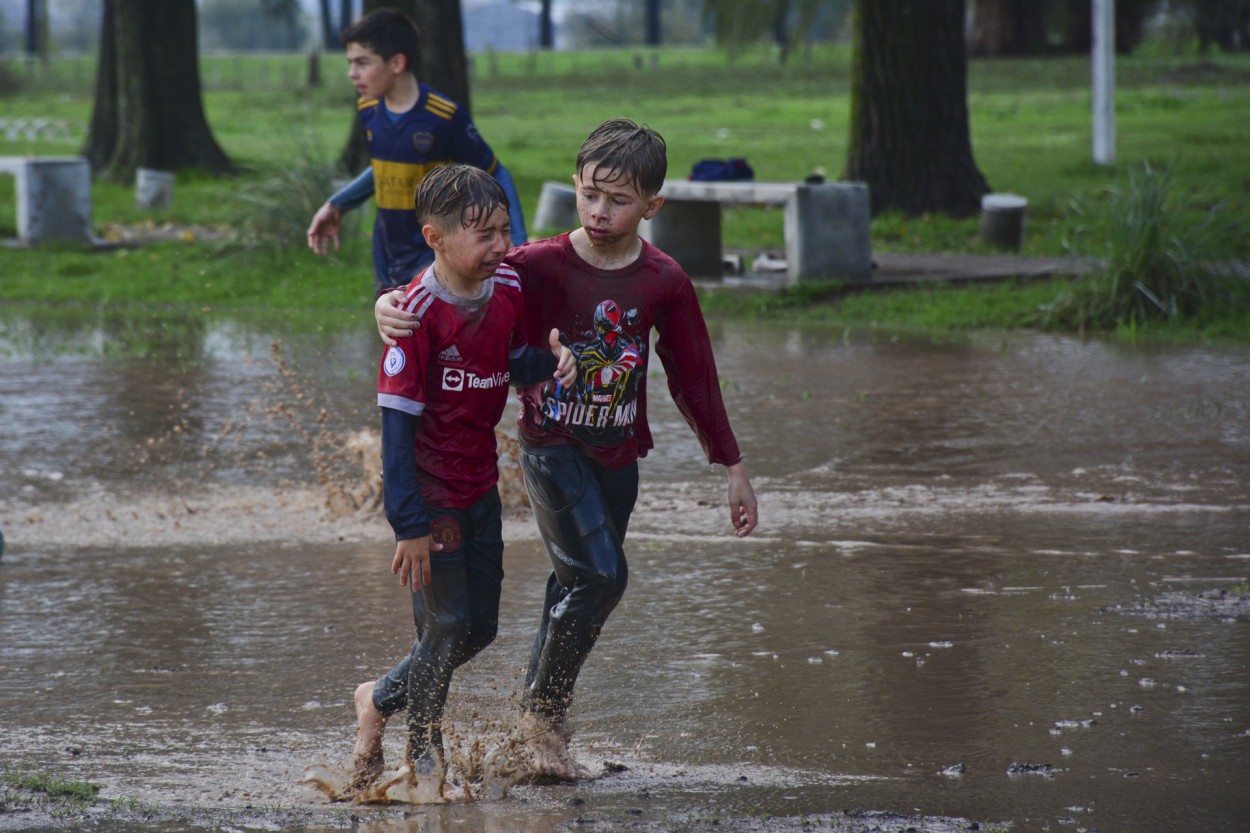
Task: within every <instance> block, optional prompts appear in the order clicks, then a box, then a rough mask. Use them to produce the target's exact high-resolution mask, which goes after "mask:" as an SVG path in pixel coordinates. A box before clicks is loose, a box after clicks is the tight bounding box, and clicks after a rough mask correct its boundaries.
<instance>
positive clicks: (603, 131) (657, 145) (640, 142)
mask: <svg viewBox="0 0 1250 833" xmlns="http://www.w3.org/2000/svg"><path fill="white" fill-rule="evenodd" d="M587 165H597V166H598V168H599V170H598V171H596V173H595V181H596V182H625V183H626V184H628V185H632V186H633V187H634V188H635V189H636V190H637V191H638V192H639V193H640V194H642V195H643V196H651V195H653V194H658V193H659V191H660V188H661V187H662V186H663V185H664V175H665V174H666V173H668V147H667V146H666V145H665V144H664V138H663V137H662V136H660V134H659V133H657V132H656V131H654V130H652V129H651V128H650V127H647V126H646V125H639V124H636V123H635V122H632V121H630V120H629V119H609V120H608V121H605V122H604V123H603V124H601V125H599V126H598V127H596V128H595V129H594V130H593V131H592V132H591V134H590V135H589V136H587V137H586V141H584V142H582V148H581V150H579V151H578V152H577V173H578V175H579V176H580V175H581V173H582V171H583V170H584V169H585V168H586V166H587Z"/></svg>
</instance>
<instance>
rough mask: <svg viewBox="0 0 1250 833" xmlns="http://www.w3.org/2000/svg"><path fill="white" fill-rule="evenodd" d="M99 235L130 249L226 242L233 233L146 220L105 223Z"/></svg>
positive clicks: (226, 229)
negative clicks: (133, 247)
mask: <svg viewBox="0 0 1250 833" xmlns="http://www.w3.org/2000/svg"><path fill="white" fill-rule="evenodd" d="M97 233H98V234H99V236H100V239H101V240H103V241H105V242H106V243H112V244H114V245H117V246H127V247H130V246H142V245H144V244H147V243H171V242H176V241H179V242H182V243H195V242H197V241H206V240H225V239H226V238H227V237H229V236H230V235H231V234H232V233H233V232H232V231H231V230H230V229H228V228H226V227H224V226H204V225H191V226H188V225H180V224H178V223H157V222H155V221H153V220H146V221H144V222H142V223H103V224H101V225H100V226H99V227H98V229H97Z"/></svg>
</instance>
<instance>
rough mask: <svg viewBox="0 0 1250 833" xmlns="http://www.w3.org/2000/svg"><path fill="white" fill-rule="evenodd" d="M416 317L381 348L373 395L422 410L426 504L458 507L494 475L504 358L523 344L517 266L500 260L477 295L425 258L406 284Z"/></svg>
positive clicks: (419, 451)
mask: <svg viewBox="0 0 1250 833" xmlns="http://www.w3.org/2000/svg"><path fill="white" fill-rule="evenodd" d="M406 292H407V294H406V296H405V301H404V304H403V308H404V309H406V310H408V311H410V312H415V313H416V314H417V315H418V316H419V317H420V320H421V326H420V327H419V328H418V329H417V330H416V331H415V332H414V333H413V335H412V336H410V337H408V338H403V339H400V340H399V344H398V346H396V347H391V348H389V349H387V351H386V353H385V354H384V355H383V358H382V366H381V368H380V369H379V371H378V405H379V406H380V407H383V408H394V409H396V410H399V411H404V412H406V413H410V414H413V415H414V416H419V417H420V418H421V424H420V428H419V429H418V430H417V436H416V440H415V444H416V458H417V479H418V480H419V481H420V483H421V495H422V497H423V498H424V499H425V501H426V502H427V503H428V504H432V505H434V506H446V507H466V506H469V505H470V504H471V503H473V502H474V501H475V500H477V499H478V498H479V497H481V496H482V495H484V494H485V493H486V492H488V491H489V490H490V488H491V487H492V486H494V485H495V482H496V481H497V479H498V476H499V474H498V457H497V451H496V448H495V425H496V424H497V423H498V422H499V418H500V417H501V416H502V415H503V409H504V406H505V405H506V404H507V401H508V385H509V381H510V379H509V372H508V363H509V359H511V358H514V357H516V356H519V355H520V354H521V353H522V352H523V351H524V349H525V337H524V332H523V325H522V315H523V308H522V302H521V291H520V284H519V283H518V281H517V276H516V273H515V272H514V271H512V269H511V268H509V267H508V266H507V265H506V264H505V265H502V266H500V267H499V269H498V270H496V272H495V275H494V277H492V278H491V279H490V280H488V281H485V282H484V283H483V284H482V292H481V294H480V295H479V296H478V297H477V298H461V297H459V296H456V295H452V294H451V293H449V292H448V291H447V290H445V289H444V288H443V287H442V285H441V284H439V282H438V280H437V279H436V278H435V277H434V270H433V267H430V268H427V269H426V270H425V271H424V272H423V273H422V274H421V277H420V278H419V279H418V280H416V281H414V282H413V283H411V284H410V285H409V286H408V287H407V290H406Z"/></svg>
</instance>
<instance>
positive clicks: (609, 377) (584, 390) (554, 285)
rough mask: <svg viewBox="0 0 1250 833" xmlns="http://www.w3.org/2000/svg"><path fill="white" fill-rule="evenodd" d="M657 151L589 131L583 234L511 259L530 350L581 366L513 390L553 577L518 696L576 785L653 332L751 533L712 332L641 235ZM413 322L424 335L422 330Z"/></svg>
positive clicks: (383, 305)
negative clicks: (567, 353) (592, 666)
mask: <svg viewBox="0 0 1250 833" xmlns="http://www.w3.org/2000/svg"><path fill="white" fill-rule="evenodd" d="M666 171H667V156H666V148H665V145H664V140H663V139H662V138H661V137H660V135H659V134H658V133H656V132H655V131H654V130H652V129H650V128H648V127H645V126H639V125H637V124H635V123H633V122H632V121H629V120H628V119H613V120H611V121H608V122H604V123H603V124H602V125H600V126H599V127H598V128H596V129H595V130H594V131H593V132H592V133H591V134H590V136H589V137H588V138H587V139H586V141H585V142H584V143H583V145H582V148H581V151H580V152H579V153H578V156H577V168H576V173H575V174H574V175H573V184H574V186H575V188H576V192H577V213H578V217H579V218H580V220H581V224H582V225H581V228H579V229H577V230H575V231H572V232H569V233H568V234H563V235H560V236H558V237H554V238H551V239H549V240H542V241H539V242H536V243H530V244H529V245H526V246H521V247H520V248H517V249H515V250H513V251H512V252H510V253H509V254H508V257H507V262H508V264H509V265H510V266H511V267H513V270H514V271H515V273H516V274H518V275H519V276H520V277H521V279H522V285H523V286H524V288H525V322H526V324H525V330H526V336H527V339H528V341H529V343H530V344H531V345H535V346H537V345H541V344H544V343H546V338H547V333H548V332H549V330H550V329H551V328H553V327H554V328H557V329H558V330H559V332H561V333H563V334H564V336H565V338H566V339H567V340H568V343H569V344H570V346H571V347H572V350H573V352H574V354H575V355H576V357H577V378H576V381H575V382H574V383H573V384H572V385H569V384H567V383H562V384H561V385H559V386H556V385H555V384H553V383H551V382H550V381H548V382H547V383H545V384H538V385H533V386H530V387H525V388H522V389H521V390H520V398H521V414H520V417H519V431H520V440H521V467H522V470H523V471H524V474H525V485H526V488H527V489H528V491H529V494H530V503H531V505H532V506H533V508H534V517H535V520H536V521H537V524H538V529H539V532H540V533H541V534H542V537H543V541H544V542H545V543H546V545H547V550H548V554H549V555H550V557H551V564H552V573H551V576H550V578H549V579H548V582H547V594H546V600H545V603H544V607H543V615H542V621H541V623H540V625H539V629H538V635H537V638H536V639H535V641H534V649H533V653H532V655H531V658H530V665H529V670H528V673H527V675H526V689H525V692H524V694H523V705H524V708H525V715H524V718H523V724H524V725H525V726H526V728H527V732H526V734H527V737H529V738H531V739H532V741H531V750H532V754H533V767H534V769H535V771H536V774H539V775H543V776H546V777H549V778H553V779H561V780H565V779H575V778H577V777H578V774H579V772H578V767H577V766H576V764H575V762H574V761H573V760H572V758H571V757H570V756H569V754H568V731H567V728H566V726H565V715H566V713H567V711H568V708H569V704H570V702H571V701H572V697H573V686H574V683H575V682H576V680H577V675H578V672H579V671H580V670H581V667H582V664H583V663H584V662H585V660H586V658H587V656H589V654H590V651H591V649H592V648H593V647H594V644H595V641H596V640H597V639H598V637H599V632H600V630H601V629H602V628H603V625H604V623H605V622H606V621H607V618H608V615H609V614H610V613H611V612H612V610H613V608H615V606H616V604H617V602H618V601H619V600H620V598H621V595H622V594H623V593H624V592H625V584H626V579H627V565H626V561H625V551H624V547H623V545H624V541H625V530H626V527H627V526H628V524H629V518H630V515H631V513H632V512H633V509H634V504H635V501H636V499H637V496H638V458H639V457H642V456H644V455H646V453H647V451H648V450H650V449H651V447H652V445H653V443H652V440H651V431H650V428H649V427H648V424H647V364H648V362H649V360H650V358H651V347H650V334H651V331H652V330H655V332H656V334H657V336H658V338H657V340H656V343H655V354H656V355H657V356H659V358H660V361H661V362H662V363H663V364H664V369H665V372H666V374H667V376H668V388H669V391H670V393H671V394H672V397H673V401H674V402H675V403H676V404H677V407H678V409H679V410H680V411H681V413H682V415H683V416H684V417H685V419H686V422H687V423H689V425H690V427H691V428H692V429H693V430H694V432H695V436H697V437H698V439H699V442H700V443H701V444H702V446H703V450H704V452H705V453H706V454H707V456H708V461H709V462H711V463H718V464H720V465H723V466H725V468H726V471H727V472H728V475H729V489H728V499H729V501H728V502H729V518H730V522H731V523H732V525H733V528H734V531H735V534H736V535H737V536H738V537H740V538H741V537H744V536H746V535H749V534H750V533H751V531H752V530H753V529H755V526H756V523H757V521H758V510H757V504H756V499H755V492H754V490H753V489H752V488H751V483H750V480H749V479H748V477H747V474H746V470H745V468H744V467H743V465H742V454H741V452H740V451H739V449H738V444H737V441H736V440H735V438H734V434H733V430H732V429H731V428H730V425H729V419H728V417H727V415H726V413H725V406H724V402H723V401H722V399H721V390H720V383H719V381H718V379H717V374H716V364H715V361H714V360H713V357H712V348H711V342H710V339H709V338H708V332H707V326H706V324H705V323H704V321H703V315H702V313H701V312H700V310H699V303H698V299H697V297H696V295H695V291H694V287H693V286H692V285H691V283H690V279H689V278H688V277H687V276H686V274H685V272H684V271H683V270H682V269H681V267H680V266H678V265H677V263H676V261H674V260H673V259H672V258H670V257H668V256H667V255H665V254H664V253H663V252H661V251H660V250H659V249H657V248H655V247H654V246H652V245H651V244H650V243H649V242H647V241H645V240H643V239H641V238H640V237H639V236H638V224H639V223H640V222H641V221H642V220H643V219H644V218H646V219H650V218H651V217H653V216H655V214H656V212H658V211H659V210H660V206H661V205H662V204H663V202H664V198H663V197H662V196H661V195H660V188H661V186H662V185H663V183H664V175H665V173H666ZM395 295H396V293H389V294H387V295H383V296H382V297H381V298H379V299H378V302H377V304H376V305H375V307H374V312H375V315H376V317H377V319H378V323H379V329H380V331H381V333H382V335H383V338H384V340H388V341H389V339H390V338H392V337H395V336H398V335H401V334H404V333H408V332H410V331H411V330H412V327H413V326H414V325H413V323H412V321H413V319H412V316H410V315H407V314H405V313H404V312H403V311H402V310H396V309H395V306H394V302H395V297H394V296H395ZM417 326H424V325H423V324H421V325H417Z"/></svg>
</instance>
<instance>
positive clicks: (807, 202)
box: [785, 182, 872, 283]
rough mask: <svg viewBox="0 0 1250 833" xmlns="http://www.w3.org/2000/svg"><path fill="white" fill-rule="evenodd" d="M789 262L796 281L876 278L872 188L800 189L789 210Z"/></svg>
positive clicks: (851, 184) (833, 186)
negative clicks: (869, 189)
mask: <svg viewBox="0 0 1250 833" xmlns="http://www.w3.org/2000/svg"><path fill="white" fill-rule="evenodd" d="M785 212H786V218H785V230H786V231H785V233H786V260H787V261H789V264H790V269H789V271H790V275H791V276H792V278H793V279H794V280H820V279H822V278H824V279H828V278H838V279H841V280H845V281H850V282H852V283H862V282H864V281H868V280H871V278H872V233H871V232H872V214H871V207H870V205H869V201H868V185H867V184H866V183H863V182H835V183H828V184H824V185H800V186H799V187H798V188H796V189H795V192H794V196H793V197H792V198H791V199H789V200H787V201H786V205H785Z"/></svg>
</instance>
